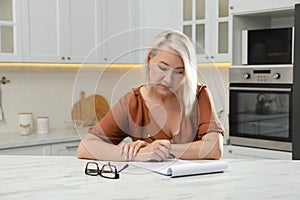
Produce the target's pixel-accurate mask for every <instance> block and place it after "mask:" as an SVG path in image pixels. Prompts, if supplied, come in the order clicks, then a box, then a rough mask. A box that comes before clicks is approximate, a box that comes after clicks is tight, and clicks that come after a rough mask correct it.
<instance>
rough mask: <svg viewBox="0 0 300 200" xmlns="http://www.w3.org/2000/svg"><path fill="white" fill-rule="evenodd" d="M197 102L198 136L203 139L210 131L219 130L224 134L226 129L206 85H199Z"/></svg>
mask: <svg viewBox="0 0 300 200" xmlns="http://www.w3.org/2000/svg"><path fill="white" fill-rule="evenodd" d="M197 101H198V102H197V103H198V108H199V109H198V112H199V122H198V138H199V139H201V138H202V137H203V136H204V135H205V134H207V133H209V132H219V133H221V134H222V135H224V129H223V126H222V125H221V123H220V122H219V119H218V117H217V115H216V111H215V108H214V106H213V101H212V98H211V95H210V92H209V90H208V88H207V87H206V86H205V85H201V86H199V87H198V93H197Z"/></svg>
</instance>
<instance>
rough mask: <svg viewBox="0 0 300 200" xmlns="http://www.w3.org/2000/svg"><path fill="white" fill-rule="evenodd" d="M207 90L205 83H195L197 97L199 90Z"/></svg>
mask: <svg viewBox="0 0 300 200" xmlns="http://www.w3.org/2000/svg"><path fill="white" fill-rule="evenodd" d="M207 90H208V89H207V86H206V85H205V84H200V83H198V85H197V91H196V96H197V97H198V96H199V95H200V93H201V92H206V91H207Z"/></svg>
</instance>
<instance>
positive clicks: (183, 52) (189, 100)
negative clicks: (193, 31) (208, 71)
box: [144, 30, 198, 116]
mask: <svg viewBox="0 0 300 200" xmlns="http://www.w3.org/2000/svg"><path fill="white" fill-rule="evenodd" d="M162 46H164V47H167V48H170V49H171V50H173V51H176V52H177V53H178V54H179V55H180V57H181V58H182V60H183V63H184V78H185V79H184V86H183V92H182V93H181V94H182V97H181V98H182V101H183V106H184V112H185V116H187V115H188V114H189V113H190V112H191V110H192V108H193V104H194V102H195V98H196V89H197V85H198V80H197V62H196V53H195V48H194V46H193V45H192V43H191V41H190V40H189V38H188V37H187V36H186V35H184V34H183V33H181V32H179V31H175V30H167V31H163V32H161V33H160V34H158V35H157V36H156V37H155V38H154V41H153V43H152V45H151V47H150V49H149V51H148V54H147V57H146V64H147V62H148V60H149V59H150V58H152V57H153V56H155V55H156V53H157V50H158V49H159V48H160V47H162ZM144 72H145V76H146V77H145V78H146V81H148V82H149V68H148V67H147V65H144Z"/></svg>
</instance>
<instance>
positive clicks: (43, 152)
mask: <svg viewBox="0 0 300 200" xmlns="http://www.w3.org/2000/svg"><path fill="white" fill-rule="evenodd" d="M0 155H36V156H49V155H51V146H50V145H49V144H45V145H34V146H26V147H15V148H7V149H1V150H0Z"/></svg>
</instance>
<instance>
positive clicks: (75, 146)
mask: <svg viewBox="0 0 300 200" xmlns="http://www.w3.org/2000/svg"><path fill="white" fill-rule="evenodd" d="M65 148H66V149H67V150H70V149H77V148H78V145H74V146H66V147H65Z"/></svg>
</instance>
